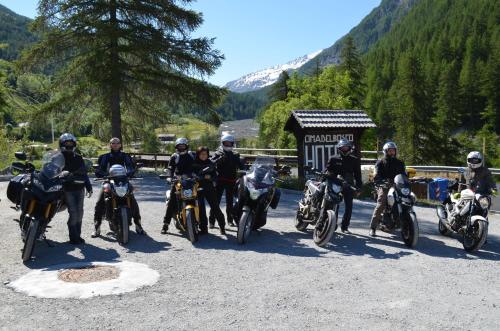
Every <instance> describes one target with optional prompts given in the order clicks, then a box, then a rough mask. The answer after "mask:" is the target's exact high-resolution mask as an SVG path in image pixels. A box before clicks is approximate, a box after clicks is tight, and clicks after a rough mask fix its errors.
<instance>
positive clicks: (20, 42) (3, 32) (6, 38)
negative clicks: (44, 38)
mask: <svg viewBox="0 0 500 331" xmlns="http://www.w3.org/2000/svg"><path fill="white" fill-rule="evenodd" d="M30 23H31V19H29V18H27V17H24V16H21V15H18V14H16V13H14V12H13V11H12V10H10V9H8V8H7V7H5V6H2V5H0V44H7V45H8V47H7V48H5V49H0V59H4V60H9V61H11V60H15V59H16V58H17V57H18V55H19V53H20V51H21V50H22V49H23V48H24V47H25V46H26V45H27V44H30V43H32V42H34V41H36V37H35V36H34V35H33V34H32V33H31V32H30V31H29V30H28V25H29V24H30Z"/></svg>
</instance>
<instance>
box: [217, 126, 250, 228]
mask: <svg viewBox="0 0 500 331" xmlns="http://www.w3.org/2000/svg"><path fill="white" fill-rule="evenodd" d="M234 143H235V139H234V136H233V135H230V134H224V135H222V137H221V145H220V147H219V148H218V149H217V151H216V152H215V155H214V156H213V158H212V160H214V161H215V162H216V164H217V172H218V174H219V177H218V178H217V184H216V185H217V186H216V188H217V202H218V203H219V204H220V202H221V200H222V194H223V193H224V191H226V217H227V222H228V224H229V225H230V226H236V225H235V223H234V222H233V209H234V208H233V207H234V206H233V198H234V193H235V184H236V180H237V177H238V176H237V175H238V169H243V166H244V164H243V162H242V160H241V159H240V154H238V153H235V152H233V148H234ZM209 223H210V228H214V225H215V215H214V214H213V213H212V211H210V219H209Z"/></svg>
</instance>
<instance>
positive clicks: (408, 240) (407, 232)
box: [401, 213, 419, 248]
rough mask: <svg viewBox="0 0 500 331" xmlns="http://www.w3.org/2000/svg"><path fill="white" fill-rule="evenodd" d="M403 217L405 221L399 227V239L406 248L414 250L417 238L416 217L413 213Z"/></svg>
mask: <svg viewBox="0 0 500 331" xmlns="http://www.w3.org/2000/svg"><path fill="white" fill-rule="evenodd" d="M403 217H405V221H404V224H403V225H402V227H401V237H402V238H403V241H404V243H405V245H406V246H408V247H410V248H415V246H417V242H418V236H419V229H418V221H417V216H416V215H415V213H408V214H406V215H403Z"/></svg>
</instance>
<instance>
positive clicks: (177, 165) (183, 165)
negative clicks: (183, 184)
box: [168, 151, 195, 176]
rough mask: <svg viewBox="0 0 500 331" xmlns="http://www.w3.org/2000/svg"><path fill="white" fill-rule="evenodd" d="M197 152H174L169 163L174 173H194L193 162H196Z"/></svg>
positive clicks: (171, 171) (178, 174) (179, 174)
mask: <svg viewBox="0 0 500 331" xmlns="http://www.w3.org/2000/svg"><path fill="white" fill-rule="evenodd" d="M194 159H195V154H194V153H193V152H191V151H189V152H187V153H185V154H182V155H181V154H178V153H174V154H172V156H171V157H170V161H169V163H168V169H169V170H170V173H171V174H172V175H174V174H175V175H177V176H182V175H188V176H190V175H191V174H192V173H193V164H194Z"/></svg>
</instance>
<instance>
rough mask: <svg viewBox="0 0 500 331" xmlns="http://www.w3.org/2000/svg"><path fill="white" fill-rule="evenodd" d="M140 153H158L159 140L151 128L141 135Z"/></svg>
mask: <svg viewBox="0 0 500 331" xmlns="http://www.w3.org/2000/svg"><path fill="white" fill-rule="evenodd" d="M142 151H143V152H145V153H158V152H159V151H160V140H159V139H158V137H157V136H156V133H155V131H154V129H153V128H146V129H145V130H144V133H143V135H142Z"/></svg>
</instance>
